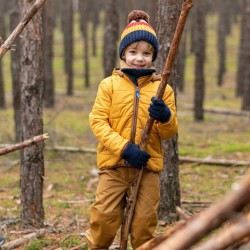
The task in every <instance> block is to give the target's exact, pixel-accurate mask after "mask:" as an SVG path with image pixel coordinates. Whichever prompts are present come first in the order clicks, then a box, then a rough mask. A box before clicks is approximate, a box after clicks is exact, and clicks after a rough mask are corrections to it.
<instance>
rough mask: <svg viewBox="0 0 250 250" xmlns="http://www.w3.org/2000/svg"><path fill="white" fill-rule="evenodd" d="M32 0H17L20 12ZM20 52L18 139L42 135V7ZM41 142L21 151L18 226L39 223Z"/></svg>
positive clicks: (40, 206)
mask: <svg viewBox="0 0 250 250" xmlns="http://www.w3.org/2000/svg"><path fill="white" fill-rule="evenodd" d="M34 2H35V1H34V0H32V1H31V0H21V1H20V5H21V7H22V15H24V14H25V12H26V11H27V10H28V9H30V8H31V6H32V5H33V4H34ZM22 36H23V46H22V51H21V77H20V79H21V120H22V140H26V139H29V138H31V137H33V136H35V135H40V134H43V119H42V115H43V102H42V95H43V43H42V36H43V24H42V9H41V10H40V11H38V12H37V13H36V15H35V16H34V17H33V18H32V20H31V21H30V22H29V24H28V25H27V27H26V28H25V29H24V31H23V33H22ZM43 148H44V144H43V143H39V144H36V145H33V146H30V147H27V148H24V149H23V150H22V151H21V173H20V174H21V176H20V184H21V227H23V228H28V227H35V228H39V227H41V226H42V225H43V221H44V209H43V199H42V198H43V177H44V155H43Z"/></svg>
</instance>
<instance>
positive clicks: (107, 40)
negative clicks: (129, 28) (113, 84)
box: [103, 0, 119, 77]
mask: <svg viewBox="0 0 250 250" xmlns="http://www.w3.org/2000/svg"><path fill="white" fill-rule="evenodd" d="M117 7H118V4H117V0H106V5H105V32H104V50H103V55H104V57H103V66H104V76H105V77H107V76H109V75H110V74H111V73H112V71H113V69H114V67H115V65H116V57H117V49H116V43H117V40H118V32H119V23H118V22H117V20H119V15H118V9H117Z"/></svg>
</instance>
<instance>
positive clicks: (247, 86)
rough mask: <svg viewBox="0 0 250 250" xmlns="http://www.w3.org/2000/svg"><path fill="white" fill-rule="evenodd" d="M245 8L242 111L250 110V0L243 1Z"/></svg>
mask: <svg viewBox="0 0 250 250" xmlns="http://www.w3.org/2000/svg"><path fill="white" fill-rule="evenodd" d="M244 1H245V6H246V8H245V9H244V13H243V15H244V19H245V22H246V25H244V31H243V32H244V34H245V35H244V41H243V45H242V46H243V51H244V59H243V61H244V62H245V65H244V70H243V75H242V83H243V88H244V89H243V99H242V110H250V98H249V97H250V70H249V65H250V42H249V41H250V0H244Z"/></svg>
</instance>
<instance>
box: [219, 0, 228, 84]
mask: <svg viewBox="0 0 250 250" xmlns="http://www.w3.org/2000/svg"><path fill="white" fill-rule="evenodd" d="M217 4H218V15H219V18H218V25H217V34H218V35H217V50H218V56H219V67H218V72H217V85H218V86H221V85H222V84H223V77H224V74H225V72H226V35H227V33H228V32H229V30H230V25H229V18H228V16H229V15H227V11H228V9H227V8H226V6H225V2H221V1H218V3H217Z"/></svg>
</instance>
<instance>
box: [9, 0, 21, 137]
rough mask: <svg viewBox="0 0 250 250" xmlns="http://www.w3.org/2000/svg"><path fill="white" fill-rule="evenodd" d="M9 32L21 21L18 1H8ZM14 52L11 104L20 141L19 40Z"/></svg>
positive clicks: (12, 54) (12, 56)
mask: <svg viewBox="0 0 250 250" xmlns="http://www.w3.org/2000/svg"><path fill="white" fill-rule="evenodd" d="M9 3H10V30H11V31H13V30H14V29H15V28H16V26H17V24H18V23H19V21H20V19H21V13H20V12H21V6H20V1H16V0H10V2H9ZM15 44H16V47H15V51H12V52H11V76H12V102H13V109H14V121H15V139H16V142H19V141H21V138H22V136H21V135H22V132H21V115H20V98H21V97H20V94H21V93H20V92H21V84H20V72H21V46H22V42H21V39H20V38H18V39H16V41H15Z"/></svg>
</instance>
